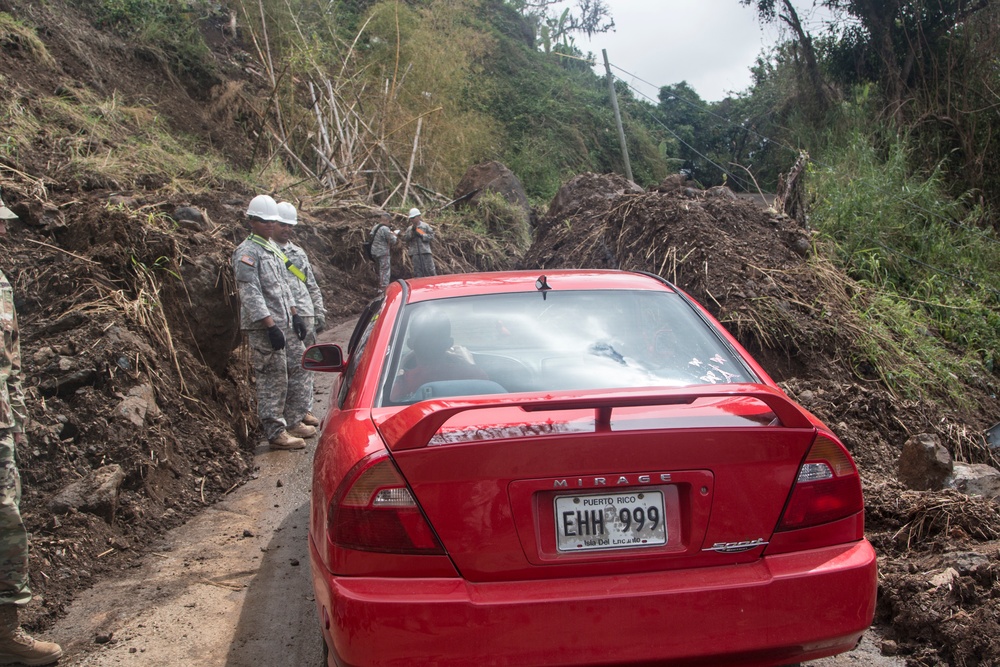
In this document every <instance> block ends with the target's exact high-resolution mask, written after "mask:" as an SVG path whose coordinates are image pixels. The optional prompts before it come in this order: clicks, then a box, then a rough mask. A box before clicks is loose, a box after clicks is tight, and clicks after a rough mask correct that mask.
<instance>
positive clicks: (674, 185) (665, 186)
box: [654, 174, 701, 196]
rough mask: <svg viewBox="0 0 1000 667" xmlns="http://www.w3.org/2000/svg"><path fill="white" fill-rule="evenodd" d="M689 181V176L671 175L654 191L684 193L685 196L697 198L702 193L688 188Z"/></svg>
mask: <svg viewBox="0 0 1000 667" xmlns="http://www.w3.org/2000/svg"><path fill="white" fill-rule="evenodd" d="M689 180H690V179H689V178H688V175H687V174H670V175H669V176H667V177H666V178H664V179H663V180H662V181H660V184H659V185H657V186H656V187H655V188H654V190H656V191H657V192H674V193H676V192H682V191H683V192H684V194H685V196H696V195H697V194H700V192H701V191H700V190H697V189H695V188H691V187H689V186H688V181H689ZM688 190H690V191H691V194H688V192H687V191H688Z"/></svg>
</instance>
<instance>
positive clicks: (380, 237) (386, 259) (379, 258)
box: [369, 213, 399, 292]
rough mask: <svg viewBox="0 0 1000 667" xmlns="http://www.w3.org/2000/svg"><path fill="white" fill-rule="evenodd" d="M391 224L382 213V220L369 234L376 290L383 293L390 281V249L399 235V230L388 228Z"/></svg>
mask: <svg viewBox="0 0 1000 667" xmlns="http://www.w3.org/2000/svg"><path fill="white" fill-rule="evenodd" d="M391 222H392V218H391V217H390V216H389V214H388V213H384V214H382V219H381V220H379V221H378V222H376V223H375V226H374V227H372V229H371V231H370V232H369V235H370V236H371V239H372V258H373V259H374V260H375V263H376V266H377V268H376V271H377V272H378V288H379V289H380V290H382V291H383V292H384V291H385V288H386V287H388V286H389V280H391V276H390V274H391V273H392V262H391V255H390V247H391V246H394V245H396V235H397V234H399V230H396V229H392V228H391V227H389V224H390V223H391Z"/></svg>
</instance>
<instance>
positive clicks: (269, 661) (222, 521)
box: [46, 321, 354, 667]
mask: <svg viewBox="0 0 1000 667" xmlns="http://www.w3.org/2000/svg"><path fill="white" fill-rule="evenodd" d="M353 327H354V322H353V321H348V322H344V323H342V324H340V325H339V326H337V327H334V328H333V329H331V330H329V331H325V332H323V334H321V336H320V338H321V339H322V340H324V341H328V342H337V343H341V344H343V345H345V346H346V342H347V340H348V338H349V337H350V333H351V330H352V329H353ZM333 378H334V376H333V375H330V374H324V373H318V374H317V375H316V395H315V398H314V404H313V405H314V407H313V410H314V414H316V415H317V416H318V417H320V418H322V416H323V415H324V414H325V412H326V407H327V403H328V400H329V395H330V385H331V383H332V381H333ZM315 443H316V441H315V438H314V439H312V440H309V441H308V446H307V448H306V449H305V450H303V451H298V452H272V451H270V450H268V448H267V445H266V443H262V444H261V445H260V446H259V447H258V451H257V457H256V464H257V467H258V469H257V471H256V474H255V476H254V479H252V480H250V481H249V482H248V483H246V484H244V485H243V486H241V487H240V488H238V489H236V490H235V491H234V492H233V493H231V494H230V495H229V496H228V497H227V498H226V500H224V501H223V502H220V503H218V504H216V505H214V506H212V507H210V508H208V509H206V510H205V511H204V512H203V513H202V514H200V515H199V516H197V517H195V518H194V519H192V520H191V521H189V522H188V523H187V524H185V525H184V526H181V527H180V528H177V529H176V530H173V531H171V532H170V533H169V534H167V535H166V536H165V538H164V539H163V541H162V542H160V543H159V544H154V545H151V546H150V549H149V553H148V554H147V555H146V556H145V557H144V558H143V559H142V561H141V564H140V565H139V566H138V567H136V568H135V569H134V570H133V571H132V574H131V575H130V576H128V577H127V578H125V579H122V580H116V581H104V582H101V583H99V584H98V585H96V586H94V587H93V588H92V589H90V590H89V591H87V592H85V593H83V594H81V595H80V596H79V598H78V599H77V600H76V601H75V602H74V603H73V604H72V605H71V607H70V609H69V613H68V614H67V616H66V617H65V618H63V619H62V620H61V621H60V622H59V623H57V624H56V626H55V627H54V628H53V631H52V632H51V633H50V634H47V635H46V638H47V639H53V640H55V641H58V642H60V643H61V644H62V646H63V648H64V650H65V652H66V657H65V658H64V659H63V660H62V661H61V662H60V664H64V665H88V666H92V667H104V666H106V665H122V664H128V665H143V666H144V667H147V666H148V667H159V666H163V667H167V666H169V667H177V666H178V665H199V666H200V667H223V666H229V667H237V666H241V665H242V666H250V665H275V666H277V665H316V666H318V665H320V664H321V663H322V657H321V644H320V639H319V628H318V625H317V622H316V608H315V605H314V603H313V596H312V584H311V582H310V580H309V555H308V547H307V538H306V533H307V528H308V523H309V488H310V485H311V482H312V457H313V451H314V448H315Z"/></svg>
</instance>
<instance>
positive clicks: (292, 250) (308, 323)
mask: <svg viewBox="0 0 1000 667" xmlns="http://www.w3.org/2000/svg"><path fill="white" fill-rule="evenodd" d="M278 216H279V218H280V219H279V220H278V224H277V225H275V229H274V239H273V240H274V242H275V243H277V244H278V247H279V248H281V252H283V253H285V257H287V258H288V259H289V260H290V261H291V262H292V265H293V266H295V267H297V268H298V269H299V271H300V273H298V274H297V273H293V272H292V271H291V268H290V267H289V270H288V271H285V280H286V281H287V282H288V288H289V289H290V290H291V292H292V298H293V299H294V303H295V310H296V312H298V314H299V315H300V316H301V317H302V321H303V322H304V324H305V328H306V337H305V339H304V340H303V341H302V342H303V343H304V344H305V347H309V346H310V345H315V344H316V334H317V333H319V332H320V331H322V330H323V329H325V328H326V309H325V308H324V307H323V294H322V292H320V289H319V283H317V282H316V275H315V274H314V273H313V270H312V264H310V263H309V258H308V257H307V256H306V251H305V250H303V249H302V248H301V247H299V246H297V245H295V244H294V243H292V241H291V236H292V231H293V230H294V229H295V225H297V224H298V222H299V216H298V212H296V210H295V206H293V205H292V204H290V203H288V202H281V203H279V204H278ZM300 276H304V277H305V280H303V279H302V278H301V277H300ZM289 357H291V355H289ZM288 362H289V376H288V403H289V405H297V404H298V403H303V404H304V405H305V408H306V413H305V416H304V417H303V418H302V423H303V424H307V425H309V426H319V420H318V419H316V417H315V416H314V415H313V413H312V412H310V411H309V406H310V405H311V404H312V399H313V374H312V373H311V372H309V371H305V370H302V368H301V367H302V363H301V362H302V355H301V354H299V356H298V357H295V358H294V359H293V358H289V360H288ZM292 364H295V365H296V366H298V367H299V370H298V372H297V373H295V375H294V376H293V375H292V372H291V366H292Z"/></svg>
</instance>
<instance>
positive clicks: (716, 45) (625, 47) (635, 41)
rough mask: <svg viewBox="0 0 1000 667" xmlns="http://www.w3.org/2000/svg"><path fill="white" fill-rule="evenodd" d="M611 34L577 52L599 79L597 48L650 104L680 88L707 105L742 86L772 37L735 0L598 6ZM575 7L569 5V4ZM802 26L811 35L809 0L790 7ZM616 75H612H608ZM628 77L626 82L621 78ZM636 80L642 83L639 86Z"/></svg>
mask: <svg viewBox="0 0 1000 667" xmlns="http://www.w3.org/2000/svg"><path fill="white" fill-rule="evenodd" d="M605 3H606V4H607V5H608V7H609V8H610V10H611V15H612V17H613V18H614V20H615V26H616V28H615V32H612V33H607V34H604V35H594V37H593V38H592V39H589V40H588V39H587V36H586V35H576V44H577V46H578V47H579V48H580V50H581V51H583V52H584V53H587V52H588V51H590V52H593V54H594V55H595V56H596V58H597V68H596V71H597V72H598V73H599V74H601V75H603V74H604V60H603V58H602V55H601V49H607V52H608V60H609V61H610V63H611V66H612V68H611V71H612V73H613V74H614V75H615V76H617V77H619V78H621V79H623V80H625V81H626V82H628V83H630V84H631V85H632V86H633V87H635V88H636V89H638V91H639V92H640V93H642V94H644V95H647V96H648V97H650V98H652V100H653V101H654V102H656V101H657V92H658V91H659V88H660V86H667V85H670V84H674V83H679V82H681V81H687V82H688V84H689V85H690V86H691V87H692V88H694V89H695V91H696V92H697V93H698V95H699V96H701V98H702V99H704V100H706V101H710V102H715V101H718V100H721V99H722V98H724V97H726V95H727V93H729V92H740V91H743V90H745V89H746V88H748V87H749V86H750V83H751V80H750V66H751V65H753V64H754V61H755V60H756V58H757V55H758V54H759V53H760V52H761V50H762V49H765V48H769V47H770V46H771V45H773V44H774V43H775V42H776V41H777V40H778V37H779V33H778V29H777V28H776V27H773V26H768V27H765V28H763V29H762V28H761V25H760V23H759V22H758V20H757V13H756V11H755V10H754V9H753V8H751V7H744V6H743V5H742V4H740V2H739V0H605ZM569 5H570V6H575V5H576V2H575V1H574V2H569ZM794 5H795V7H796V10H797V11H798V13H799V15H800V17H801V18H802V20H803V22H804V23H806V25H807V26H809V27H811V28H813V29H818V24H817V23H816V21H815V20H810V19H811V17H812V0H800V1H797V2H795V3H794ZM616 68H620V69H616ZM621 70H625V72H629V73H631V75H632V76H630V75H629V74H626V73H625V72H623V71H621ZM643 81H646V82H649V84H652V85H647V84H646V83H644V82H643Z"/></svg>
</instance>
